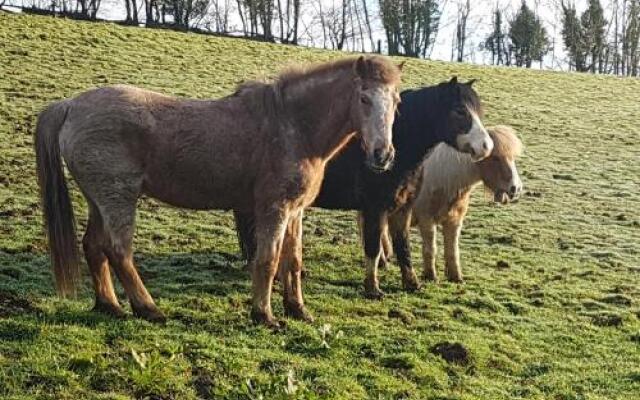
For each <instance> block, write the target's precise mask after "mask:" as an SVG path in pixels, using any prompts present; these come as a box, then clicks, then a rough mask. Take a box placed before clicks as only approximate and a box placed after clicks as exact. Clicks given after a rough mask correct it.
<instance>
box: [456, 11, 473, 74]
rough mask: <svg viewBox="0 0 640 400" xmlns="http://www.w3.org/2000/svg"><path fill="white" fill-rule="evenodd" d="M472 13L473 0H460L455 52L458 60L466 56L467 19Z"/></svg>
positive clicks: (462, 59)
mask: <svg viewBox="0 0 640 400" xmlns="http://www.w3.org/2000/svg"><path fill="white" fill-rule="evenodd" d="M470 13H471V0H459V1H458V14H457V23H456V40H455V53H456V61H458V62H462V61H464V58H465V43H466V41H467V34H468V31H467V21H468V20H469V14H470Z"/></svg>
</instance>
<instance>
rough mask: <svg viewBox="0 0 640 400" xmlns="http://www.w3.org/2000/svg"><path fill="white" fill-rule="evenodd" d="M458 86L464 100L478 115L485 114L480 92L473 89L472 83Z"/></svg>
mask: <svg viewBox="0 0 640 400" xmlns="http://www.w3.org/2000/svg"><path fill="white" fill-rule="evenodd" d="M458 87H459V88H460V95H461V96H460V97H461V98H462V102H463V103H464V104H466V105H467V106H468V107H470V108H471V109H473V111H475V113H476V114H477V115H478V117H480V118H482V117H483V116H484V108H483V107H482V102H481V101H480V96H479V95H478V93H477V92H476V91H475V90H473V88H472V87H471V85H470V84H466V83H462V84H459V85H458Z"/></svg>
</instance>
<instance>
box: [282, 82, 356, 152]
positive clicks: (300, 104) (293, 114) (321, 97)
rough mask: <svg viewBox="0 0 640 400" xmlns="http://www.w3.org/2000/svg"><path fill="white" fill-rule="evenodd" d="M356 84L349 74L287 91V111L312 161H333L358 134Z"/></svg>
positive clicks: (300, 84) (297, 86)
mask: <svg viewBox="0 0 640 400" xmlns="http://www.w3.org/2000/svg"><path fill="white" fill-rule="evenodd" d="M352 95H353V81H352V80H351V77H350V74H349V71H346V72H345V71H342V72H340V71H337V72H334V75H326V76H318V77H311V78H310V79H309V80H308V81H306V80H305V81H300V82H297V83H295V84H294V85H293V86H292V87H287V88H286V93H285V99H286V100H285V101H286V104H285V107H286V108H287V109H288V110H290V112H289V120H290V123H291V124H292V126H293V129H295V130H296V135H303V136H304V139H303V140H302V141H301V145H302V147H303V148H304V151H305V153H306V155H307V156H308V157H312V158H321V159H322V160H324V161H327V160H329V159H330V158H331V157H333V155H334V154H335V153H336V152H337V151H339V150H340V149H341V148H342V147H343V146H344V145H345V144H347V143H348V142H349V140H351V138H352V137H353V136H354V134H355V128H354V126H353V122H352V118H351V99H352Z"/></svg>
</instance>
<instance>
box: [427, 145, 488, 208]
mask: <svg viewBox="0 0 640 400" xmlns="http://www.w3.org/2000/svg"><path fill="white" fill-rule="evenodd" d="M423 168H424V171H423V175H422V177H423V183H422V185H423V187H426V188H428V190H431V191H433V192H436V191H440V193H443V192H444V194H445V196H446V197H447V198H451V197H455V196H458V194H459V193H462V192H467V191H469V190H471V189H472V188H473V187H474V186H476V185H477V184H479V183H480V182H481V176H480V172H479V170H478V167H477V165H476V164H475V163H474V162H473V160H472V159H471V157H469V156H468V155H467V154H462V153H460V152H458V151H457V150H455V149H453V148H452V147H451V146H449V145H446V144H444V143H441V144H439V145H437V146H436V147H435V148H434V149H433V151H432V152H431V154H429V156H428V157H427V159H426V160H425V162H424V164H423Z"/></svg>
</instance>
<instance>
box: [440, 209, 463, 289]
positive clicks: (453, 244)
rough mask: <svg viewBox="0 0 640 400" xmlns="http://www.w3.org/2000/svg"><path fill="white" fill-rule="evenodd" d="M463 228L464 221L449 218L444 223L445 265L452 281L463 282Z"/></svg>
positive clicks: (448, 276) (448, 277)
mask: <svg viewBox="0 0 640 400" xmlns="http://www.w3.org/2000/svg"><path fill="white" fill-rule="evenodd" d="M461 230H462V221H460V220H447V221H445V222H444V223H443V224H442V234H443V237H444V263H445V264H444V265H445V273H446V275H447V279H448V280H449V281H451V282H458V283H460V282H462V269H461V268H460V250H459V238H460V231H461Z"/></svg>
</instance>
